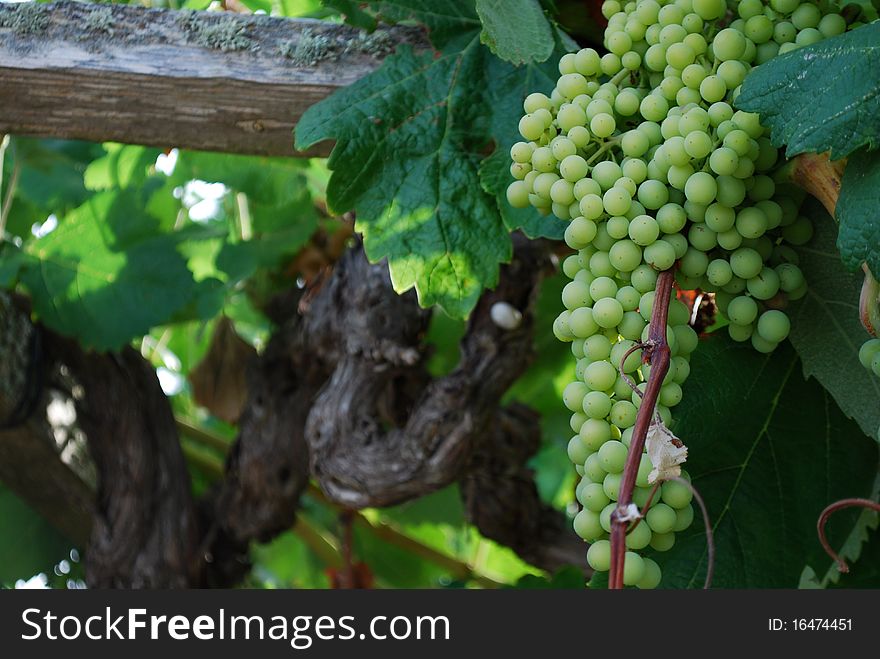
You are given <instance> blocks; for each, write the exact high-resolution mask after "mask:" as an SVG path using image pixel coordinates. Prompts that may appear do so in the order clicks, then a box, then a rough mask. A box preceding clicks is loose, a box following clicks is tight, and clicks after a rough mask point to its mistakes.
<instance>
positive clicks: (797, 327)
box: [790, 198, 880, 437]
mask: <svg viewBox="0 0 880 659" xmlns="http://www.w3.org/2000/svg"><path fill="white" fill-rule="evenodd" d="M878 201H880V198H878ZM804 212H805V213H807V214H808V215H809V216H810V217H811V218H812V219H813V226H814V227H815V235H814V236H813V239H812V240H811V241H810V243H809V244H808V245H806V246H805V247H801V248H799V249H798V253H799V254H800V259H801V260H800V266H801V268H802V269H803V271H804V276H805V277H806V279H807V283H808V285H809V288H808V289H807V295H806V296H805V297H804V298H803V299H802V300H800V301H798V302H796V303H795V304H794V305H793V306H792V308H791V310H790V315H791V342H792V343H793V344H794V347H795V349H796V350H797V351H798V354H799V355H800V358H801V361H802V363H803V368H804V375H806V376H807V377H814V378H816V379H817V380H818V381H819V383H820V384H821V385H822V386H823V387H825V389H827V390H828V391H829V393H830V394H831V395H832V396H833V397H834V400H835V401H836V402H837V405H838V406H839V407H840V409H841V410H842V411H843V413H844V414H846V415H847V416H849V417H851V418H853V419H855V420H856V421H857V422H858V424H859V426H860V427H861V429H862V431H864V433H865V434H866V435H868V436H870V437H877V430H878V428H880V403H878V401H880V379H878V378H876V377H874V375H873V374H872V373H869V372H868V371H867V370H866V369H865V368H863V367H862V365H861V363H860V362H859V356H858V355H859V348H860V347H861V345H862V343H864V342H865V341H866V340H867V339H868V338H869V337H868V335H867V333H866V332H865V329H864V327H862V324H861V322H860V320H859V293H860V291H861V286H862V277H861V276H860V275H858V274H852V273H849V272H847V271H846V270H844V268H843V267H842V266H841V263H840V254H839V253H838V251H837V248H836V247H835V245H834V240H835V233H836V231H835V226H834V221H833V220H832V219H831V218H830V217H828V214H827V213H826V212H825V211H824V209H823V208H822V206H821V205H820V204H819V203H818V202H815V201H814V202H811V203H809V204H807V205H806V206H805V207H804Z"/></svg>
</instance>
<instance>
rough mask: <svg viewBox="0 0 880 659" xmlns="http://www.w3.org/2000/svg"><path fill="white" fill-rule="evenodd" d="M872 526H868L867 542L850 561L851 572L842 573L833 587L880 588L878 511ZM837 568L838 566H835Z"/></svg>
mask: <svg viewBox="0 0 880 659" xmlns="http://www.w3.org/2000/svg"><path fill="white" fill-rule="evenodd" d="M873 515H874V516H873V520H872V521H873V525H872V527H868V528H866V529H865V530H864V531H865V534H866V542H865V543H864V544H863V545H862V547H861V551H860V552H859V555H858V557H857V559H856V560H855V561H849V572H848V573H847V574H840V573H839V572H838V575H839V577H838V578H837V579H836V581H834V582H832V583H830V584H829V587H831V588H880V528H878V525H877V516H876V513H874V514H873ZM834 569H835V570H836V568H834Z"/></svg>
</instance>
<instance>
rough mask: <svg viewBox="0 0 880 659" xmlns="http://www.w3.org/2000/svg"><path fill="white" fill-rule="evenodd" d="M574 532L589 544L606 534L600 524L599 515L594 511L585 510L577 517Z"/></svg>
mask: <svg viewBox="0 0 880 659" xmlns="http://www.w3.org/2000/svg"><path fill="white" fill-rule="evenodd" d="M573 526H574V532H575V533H577V534H578V535H579V536H580V537H581V538H583V539H584V540H586V541H587V542H592V541H594V540H596V539H598V538H599V537H601V536H602V535H603V534H604V530H603V529H602V526H601V525H600V524H599V515H598V514H597V513H595V512H593V511H592V510H587V509H583V510H581V511H580V512H579V513H578V514H577V515H575V518H574V522H573Z"/></svg>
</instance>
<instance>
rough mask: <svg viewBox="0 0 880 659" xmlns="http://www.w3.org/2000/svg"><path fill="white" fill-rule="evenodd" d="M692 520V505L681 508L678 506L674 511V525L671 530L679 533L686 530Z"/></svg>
mask: <svg viewBox="0 0 880 659" xmlns="http://www.w3.org/2000/svg"><path fill="white" fill-rule="evenodd" d="M693 521H694V508H693V506H685V507H683V508H679V509H678V510H676V511H675V526H674V527H673V529H672V530H673V531H674V532H675V533H681V532H682V531H684V530H686V529H687V528H688V527H689V526H690V525H691V524H692V523H693Z"/></svg>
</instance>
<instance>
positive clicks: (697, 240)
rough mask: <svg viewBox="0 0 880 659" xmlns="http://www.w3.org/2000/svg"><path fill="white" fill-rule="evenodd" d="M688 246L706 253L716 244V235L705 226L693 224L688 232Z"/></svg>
mask: <svg viewBox="0 0 880 659" xmlns="http://www.w3.org/2000/svg"><path fill="white" fill-rule="evenodd" d="M688 241H690V244H691V245H692V246H693V247H694V248H696V249H698V250H700V251H703V252H708V251H709V250H711V249H712V248H714V247H715V245H717V244H718V234H717V233H716V232H714V231H712V229H710V228H709V227H708V226H707V225H705V224H693V225H691V228H690V230H689V231H688Z"/></svg>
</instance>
